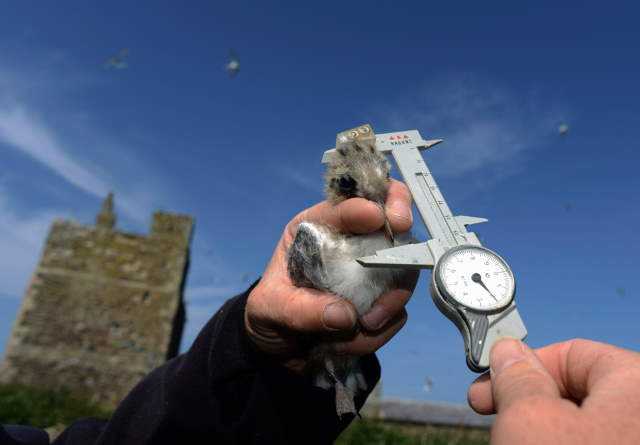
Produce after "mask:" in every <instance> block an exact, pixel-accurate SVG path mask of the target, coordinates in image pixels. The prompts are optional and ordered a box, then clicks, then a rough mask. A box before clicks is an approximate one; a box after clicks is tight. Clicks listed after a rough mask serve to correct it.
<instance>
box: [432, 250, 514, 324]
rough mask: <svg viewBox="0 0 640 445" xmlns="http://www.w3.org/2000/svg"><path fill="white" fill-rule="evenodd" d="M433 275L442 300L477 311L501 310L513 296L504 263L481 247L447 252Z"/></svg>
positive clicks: (511, 278) (493, 253)
mask: <svg viewBox="0 0 640 445" xmlns="http://www.w3.org/2000/svg"><path fill="white" fill-rule="evenodd" d="M435 275H436V276H435V279H436V284H437V286H438V290H439V291H440V293H441V294H442V296H443V297H445V298H446V299H448V300H451V301H452V302H457V303H458V304H460V305H462V306H464V307H467V308H469V309H472V310H475V311H479V312H490V311H495V310H497V309H502V308H503V307H505V306H507V305H508V304H509V303H511V300H513V295H514V293H515V280H514V278H513V273H512V272H511V269H510V268H509V266H508V265H507V263H506V262H505V261H504V260H503V259H502V258H501V257H500V256H499V255H498V254H497V253H495V252H493V251H491V250H489V249H487V248H484V247H478V246H461V247H458V248H454V249H450V250H449V251H448V252H447V253H446V254H445V255H444V256H443V257H442V258H440V261H439V262H438V265H437V267H436V270H435Z"/></svg>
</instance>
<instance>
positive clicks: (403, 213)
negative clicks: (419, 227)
mask: <svg viewBox="0 0 640 445" xmlns="http://www.w3.org/2000/svg"><path fill="white" fill-rule="evenodd" d="M389 211H390V213H392V214H393V215H395V216H397V217H398V218H402V219H406V220H407V221H409V222H411V223H412V224H413V215H412V212H411V208H410V207H409V206H407V204H406V203H405V202H404V201H400V200H395V201H393V202H391V203H389Z"/></svg>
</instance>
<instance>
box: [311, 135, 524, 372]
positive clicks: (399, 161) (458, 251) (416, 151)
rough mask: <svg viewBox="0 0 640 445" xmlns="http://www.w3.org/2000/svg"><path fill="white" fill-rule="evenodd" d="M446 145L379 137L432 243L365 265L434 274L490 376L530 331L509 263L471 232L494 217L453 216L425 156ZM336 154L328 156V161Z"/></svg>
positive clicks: (473, 359) (436, 296)
mask: <svg viewBox="0 0 640 445" xmlns="http://www.w3.org/2000/svg"><path fill="white" fill-rule="evenodd" d="M440 142H442V139H435V140H423V139H422V137H421V136H420V133H419V132H418V131H417V130H409V131H401V132H394V133H383V134H378V135H376V148H377V149H378V150H379V151H380V152H382V153H384V154H391V156H392V157H393V159H394V161H395V163H396V165H397V166H398V169H399V170H400V174H401V175H402V178H403V180H404V182H405V184H406V185H407V187H408V188H409V191H410V192H411V195H412V197H413V201H414V203H415V205H416V207H417V209H418V212H419V213H420V217H421V219H422V221H423V223H424V225H425V227H426V229H427V231H428V233H429V235H430V236H431V239H430V240H428V241H426V242H423V243H417V244H408V245H404V246H398V247H391V248H388V249H383V250H379V251H377V252H376V254H375V255H371V256H367V257H362V258H358V259H357V261H358V262H359V263H360V264H362V265H363V266H365V267H400V268H406V269H432V270H433V272H432V274H431V279H430V292H431V296H432V298H433V301H434V302H435V304H436V306H437V307H438V309H440V311H441V312H442V313H443V314H444V315H446V316H447V317H448V318H449V319H450V320H451V321H452V322H453V323H454V324H455V325H456V326H457V327H458V329H459V330H460V333H461V334H462V337H463V339H464V344H465V355H466V360H467V366H468V367H469V368H470V369H471V370H472V371H475V372H483V371H485V370H487V369H488V367H489V353H490V351H491V347H492V346H493V344H494V343H495V342H496V341H497V340H499V339H500V338H502V337H515V338H518V339H524V338H525V337H526V336H527V330H526V328H525V326H524V323H523V322H522V319H521V318H520V314H519V313H518V309H517V307H516V304H515V300H514V296H515V278H514V276H513V272H512V271H511V268H510V267H509V265H508V263H507V262H506V261H505V260H504V259H503V258H502V257H500V255H498V254H497V253H496V252H494V251H492V250H490V249H487V248H486V247H483V246H482V244H481V242H480V240H479V239H478V237H477V236H476V234H475V233H473V232H468V231H467V226H469V225H471V224H476V223H481V222H486V221H487V219H485V218H476V217H470V216H453V213H452V212H451V210H450V209H449V206H448V205H447V202H446V200H445V199H444V196H443V194H442V192H441V191H440V188H439V187H438V185H437V184H436V181H435V179H434V177H433V175H432V174H431V172H430V171H429V168H428V166H427V163H426V162H425V161H424V159H423V157H422V155H421V154H420V151H422V150H426V149H428V148H431V147H434V146H435V145H437V144H439V143H440ZM334 151H335V149H331V150H327V151H326V152H325V153H324V156H323V159H322V162H323V163H326V162H328V160H329V159H330V157H331V156H333V153H334Z"/></svg>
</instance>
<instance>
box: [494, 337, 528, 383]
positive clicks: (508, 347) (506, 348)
mask: <svg viewBox="0 0 640 445" xmlns="http://www.w3.org/2000/svg"><path fill="white" fill-rule="evenodd" d="M526 357H527V355H526V353H525V351H524V348H523V346H522V342H521V341H520V340H516V339H515V338H504V339H502V340H500V341H499V342H498V343H496V344H495V345H494V346H493V349H492V350H491V375H492V376H494V375H497V374H500V373H501V372H502V371H504V370H505V369H506V368H507V367H509V366H510V365H512V364H514V363H516V362H519V361H522V360H524V359H525V358H526Z"/></svg>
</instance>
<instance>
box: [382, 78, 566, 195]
mask: <svg viewBox="0 0 640 445" xmlns="http://www.w3.org/2000/svg"><path fill="white" fill-rule="evenodd" d="M389 108H391V109H392V110H393V111H388V109H389ZM378 114H379V115H380V116H381V118H380V120H381V121H382V122H384V123H385V126H387V127H388V128H389V129H393V130H394V131H397V130H402V129H413V128H417V129H419V130H420V131H421V134H422V136H423V137H425V138H427V139H434V138H443V139H445V142H444V143H443V144H442V145H441V146H439V147H437V148H435V149H434V152H433V153H432V154H430V165H432V164H433V165H434V166H436V167H437V174H438V176H462V175H467V174H470V173H483V178H480V176H479V175H477V177H476V178H475V179H476V180H477V181H479V182H485V183H495V182H497V181H500V180H502V179H504V178H505V177H507V176H510V175H512V174H514V173H515V172H517V171H519V170H520V169H521V166H522V162H523V160H524V159H525V157H526V154H527V153H528V152H530V151H531V150H533V149H535V147H536V146H538V145H539V142H540V139H541V138H543V137H544V136H545V135H549V134H550V133H551V131H552V130H553V128H554V125H555V122H556V121H557V117H558V116H559V115H560V114H559V113H556V112H554V111H553V110H551V109H550V107H549V106H548V105H546V106H544V107H542V106H540V105H539V104H538V103H537V101H536V95H535V94H534V93H533V92H532V93H529V94H516V93H514V92H512V91H511V90H510V89H508V88H507V87H504V86H500V85H495V84H489V83H483V82H482V81H480V80H478V79H476V78H473V77H472V76H458V77H455V76H454V77H453V78H447V79H446V80H440V81H436V82H434V83H432V84H430V85H429V86H427V87H424V88H422V89H420V90H419V91H418V92H414V94H411V95H410V96H409V95H407V96H405V97H403V98H402V99H400V100H399V102H398V103H396V104H393V105H392V106H391V107H387V108H385V109H384V110H383V109H380V110H378Z"/></svg>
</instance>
